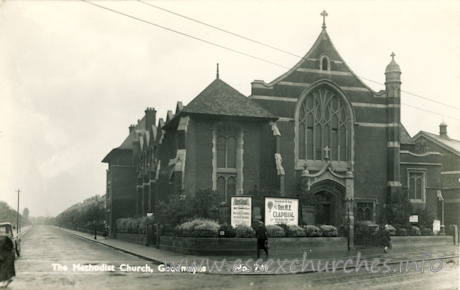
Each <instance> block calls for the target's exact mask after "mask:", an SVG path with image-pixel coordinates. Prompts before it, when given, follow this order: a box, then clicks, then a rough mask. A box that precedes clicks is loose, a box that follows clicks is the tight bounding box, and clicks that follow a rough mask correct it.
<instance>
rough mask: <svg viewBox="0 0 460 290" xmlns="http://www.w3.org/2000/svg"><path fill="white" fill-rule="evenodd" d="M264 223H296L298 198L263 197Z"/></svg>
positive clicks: (297, 219) (297, 218)
mask: <svg viewBox="0 0 460 290" xmlns="http://www.w3.org/2000/svg"><path fill="white" fill-rule="evenodd" d="M265 224H266V225H277V224H286V225H298V224H299V200H298V199H293V198H277V197H266V198H265Z"/></svg>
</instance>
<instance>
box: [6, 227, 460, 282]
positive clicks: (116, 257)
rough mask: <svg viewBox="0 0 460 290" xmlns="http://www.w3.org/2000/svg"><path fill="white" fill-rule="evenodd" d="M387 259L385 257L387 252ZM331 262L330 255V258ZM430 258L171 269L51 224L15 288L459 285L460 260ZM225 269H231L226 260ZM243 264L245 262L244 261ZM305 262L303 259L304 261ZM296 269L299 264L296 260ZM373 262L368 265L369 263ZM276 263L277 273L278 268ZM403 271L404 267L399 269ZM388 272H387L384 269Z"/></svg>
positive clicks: (33, 245) (35, 231)
mask: <svg viewBox="0 0 460 290" xmlns="http://www.w3.org/2000/svg"><path fill="white" fill-rule="evenodd" d="M383 257H384V255H383ZM330 261H332V259H330ZM440 261H441V262H442V267H440V262H437V263H432V261H427V263H426V264H425V267H424V272H423V273H422V272H421V269H420V263H419V269H418V270H419V271H416V270H415V269H414V267H412V268H411V269H410V270H409V271H407V272H406V270H405V268H406V265H405V264H403V265H402V267H400V265H399V264H397V263H393V264H391V265H389V269H390V270H388V268H384V267H383V265H380V266H379V267H380V268H376V269H380V270H379V272H378V273H371V271H366V270H365V268H364V267H362V268H361V269H360V270H359V271H356V269H355V268H353V267H354V266H352V268H351V269H352V270H353V271H350V273H345V272H344V271H343V269H340V270H337V271H336V272H335V273H332V272H331V271H329V272H320V273H306V274H302V273H301V274H289V273H284V272H283V271H286V272H289V271H290V269H289V268H290V264H291V262H292V261H291V260H289V261H288V262H287V263H286V264H285V265H284V267H283V270H280V271H279V273H283V274H278V275H276V274H274V275H266V274H265V275H255V274H252V275H246V274H231V275H228V273H225V274H226V275H221V274H224V273H220V274H219V273H218V272H216V271H215V272H213V273H211V274H210V273H195V274H193V273H189V272H181V273H177V272H174V273H173V272H169V273H168V272H167V271H165V270H164V267H163V266H162V263H156V262H152V261H148V260H144V259H142V258H139V257H135V256H133V255H130V254H126V253H124V252H121V251H119V250H116V249H113V248H109V247H106V246H104V245H101V244H99V243H94V242H92V241H89V240H87V239H82V238H79V237H78V236H75V235H72V234H70V233H68V232H66V231H62V230H60V229H58V228H55V227H51V226H33V227H32V228H31V229H30V230H29V231H28V232H26V233H25V234H24V236H23V237H22V255H21V257H20V258H19V259H18V260H17V261H16V275H17V276H16V277H15V278H14V280H13V282H12V283H11V284H10V285H9V287H8V288H11V289H69V288H75V289H145V288H148V289H194V288H200V289H264V290H265V289H299V288H300V289H305V288H308V289H334V288H338V289H395V288H401V289H458V288H459V266H458V258H456V259H451V258H449V259H440ZM228 263H229V265H226V266H228V267H225V268H224V269H225V270H224V271H228V269H231V268H232V265H231V264H232V263H233V262H230V261H229V262H228ZM243 263H244V261H243ZM300 263H301V261H300ZM296 265H297V267H301V265H299V264H296ZM369 266H370V265H369ZM278 268H279V264H278V262H277V261H275V263H274V264H273V269H274V271H273V272H276V270H278ZM400 269H402V271H400ZM384 272H385V273H384Z"/></svg>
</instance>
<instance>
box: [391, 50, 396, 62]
mask: <svg viewBox="0 0 460 290" xmlns="http://www.w3.org/2000/svg"><path fill="white" fill-rule="evenodd" d="M395 55H396V54H395V53H394V52H392V53H391V55H390V56H391V60H395Z"/></svg>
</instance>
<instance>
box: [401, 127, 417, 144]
mask: <svg viewBox="0 0 460 290" xmlns="http://www.w3.org/2000/svg"><path fill="white" fill-rule="evenodd" d="M400 125H401V126H400V127H399V128H400V130H399V136H400V141H401V144H415V142H414V140H412V138H411V137H410V135H409V133H408V132H407V130H406V128H404V125H403V124H400Z"/></svg>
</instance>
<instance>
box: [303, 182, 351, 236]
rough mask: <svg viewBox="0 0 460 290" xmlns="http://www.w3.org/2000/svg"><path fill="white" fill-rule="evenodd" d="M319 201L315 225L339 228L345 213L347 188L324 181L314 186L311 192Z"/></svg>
mask: <svg viewBox="0 0 460 290" xmlns="http://www.w3.org/2000/svg"><path fill="white" fill-rule="evenodd" d="M308 194H312V195H314V196H315V197H316V199H317V201H318V202H317V206H316V208H315V222H314V223H315V224H317V225H322V224H324V225H333V226H335V227H337V228H339V227H340V226H341V225H342V224H343V223H344V220H343V217H344V213H345V207H344V199H345V196H346V192H345V187H344V186H343V185H341V184H339V183H337V182H335V181H332V180H322V181H319V182H317V183H315V184H313V185H312V186H311V188H310V192H309V193H308Z"/></svg>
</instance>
